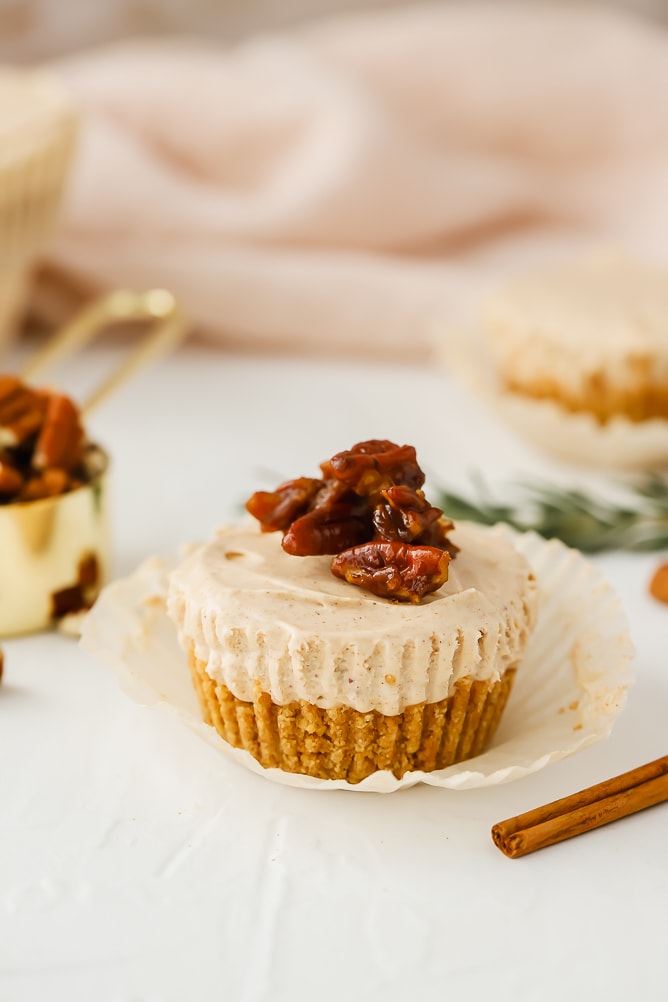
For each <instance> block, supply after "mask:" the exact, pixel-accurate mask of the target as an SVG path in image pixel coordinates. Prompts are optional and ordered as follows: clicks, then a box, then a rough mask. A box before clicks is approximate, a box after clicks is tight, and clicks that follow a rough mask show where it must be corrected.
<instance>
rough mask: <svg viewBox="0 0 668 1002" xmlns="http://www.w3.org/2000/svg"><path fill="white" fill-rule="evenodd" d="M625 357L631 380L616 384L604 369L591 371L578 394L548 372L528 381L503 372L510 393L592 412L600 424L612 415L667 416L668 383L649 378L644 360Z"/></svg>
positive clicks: (632, 418) (640, 418)
mask: <svg viewBox="0 0 668 1002" xmlns="http://www.w3.org/2000/svg"><path fill="white" fill-rule="evenodd" d="M640 362H641V360H638V359H635V360H629V370H630V373H631V376H632V381H631V382H630V383H629V385H627V386H622V387H620V386H616V385H614V384H613V383H611V382H610V381H609V380H608V379H607V378H606V375H605V373H603V372H598V373H592V375H591V376H589V378H588V379H587V383H586V386H585V388H584V390H583V392H582V393H581V394H578V393H575V392H569V391H568V390H567V389H566V388H565V387H563V386H561V385H560V384H559V383H558V382H556V381H555V380H554V379H551V378H550V377H549V376H546V377H543V378H537V379H535V380H533V381H531V382H528V381H527V382H525V381H522V380H518V379H516V378H515V377H513V376H512V375H507V377H506V385H507V387H508V389H509V390H510V391H511V392H512V393H517V394H519V395H521V396H526V397H531V398H532V399H534V400H551V401H552V402H553V403H556V404H559V405H560V406H561V407H563V408H565V409H566V410H567V411H571V412H572V413H581V412H584V413H589V414H592V415H593V416H594V417H595V418H596V419H597V420H598V421H599V422H600V423H601V424H605V423H606V421H609V420H610V419H611V418H612V417H614V416H615V415H619V416H620V417H625V418H627V419H628V420H629V421H635V422H638V421H647V420H649V419H651V418H668V384H666V383H658V382H655V381H653V380H652V378H651V375H650V373H649V371H646V370H648V368H649V366H648V364H647V365H645V366H643V365H641V364H640Z"/></svg>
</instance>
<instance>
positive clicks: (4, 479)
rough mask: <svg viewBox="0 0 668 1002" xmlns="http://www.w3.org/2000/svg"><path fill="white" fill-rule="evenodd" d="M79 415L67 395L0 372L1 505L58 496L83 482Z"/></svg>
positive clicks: (81, 435) (81, 429)
mask: <svg viewBox="0 0 668 1002" xmlns="http://www.w3.org/2000/svg"><path fill="white" fill-rule="evenodd" d="M85 445H86V440H85V435H84V430H83V427H82V425H81V417H80V414H79V411H78V409H77V407H76V405H75V404H74V403H73V402H72V401H71V400H70V398H69V397H66V396H63V395H62V394H59V393H50V392H48V391H46V390H37V389H33V388H31V387H29V386H27V385H26V384H25V383H22V382H21V380H20V379H18V378H17V377H16V376H11V375H4V376H3V375H0V505H2V504H12V503H15V502H17V501H39V500H41V499H42V498H47V497H56V496H57V495H59V494H65V493H67V491H71V490H74V489H75V488H77V487H80V486H81V485H82V483H84V482H85V480H86V479H87V478H86V474H85V471H84V469H83V465H84V449H85Z"/></svg>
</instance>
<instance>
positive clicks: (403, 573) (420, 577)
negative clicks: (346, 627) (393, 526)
mask: <svg viewBox="0 0 668 1002" xmlns="http://www.w3.org/2000/svg"><path fill="white" fill-rule="evenodd" d="M449 563H450V554H449V553H448V552H447V551H446V550H440V549H437V548H436V547H433V546H415V545H411V544H406V543H400V542H397V541H395V542H384V543H378V542H373V543H364V544H362V545H361V546H353V547H351V548H350V549H348V550H344V552H343V553H338V554H337V555H336V556H335V557H334V558H333V560H332V565H331V566H332V573H333V574H335V575H336V576H337V577H339V578H343V579H344V580H345V581H347V582H348V583H349V584H354V585H358V586H359V587H361V588H365V589H366V590H367V591H370V592H373V594H374V595H379V596H380V597H381V598H391V599H395V600H397V601H403V602H405V601H408V602H414V603H417V602H419V601H420V599H421V598H423V596H424V595H428V594H429V593H430V592H432V591H436V589H437V588H440V587H441V585H443V584H445V582H446V581H447V580H448V564H449Z"/></svg>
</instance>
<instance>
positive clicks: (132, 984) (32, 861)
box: [0, 346, 668, 1002]
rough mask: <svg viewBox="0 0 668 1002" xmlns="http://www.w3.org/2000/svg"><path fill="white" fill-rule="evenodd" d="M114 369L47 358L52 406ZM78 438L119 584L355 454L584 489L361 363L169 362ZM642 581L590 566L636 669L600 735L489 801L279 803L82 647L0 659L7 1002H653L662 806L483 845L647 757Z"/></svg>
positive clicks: (648, 621)
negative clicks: (605, 735) (105, 484)
mask: <svg viewBox="0 0 668 1002" xmlns="http://www.w3.org/2000/svg"><path fill="white" fill-rule="evenodd" d="M115 357H116V351H115V350H114V351H111V350H110V349H109V348H108V347H107V348H104V349H103V348H97V349H95V350H93V351H90V352H89V353H88V354H86V355H85V356H84V357H83V358H80V359H78V360H76V361H74V360H73V361H72V362H70V363H68V371H67V387H68V388H69V389H72V390H73V391H74V392H75V393H76V394H77V395H79V394H81V393H83V391H84V388H85V387H86V386H87V385H89V384H90V382H91V380H92V379H93V378H94V377H95V376H96V374H97V373H98V371H99V369H100V366H101V365H102V363H103V362H105V360H106V361H109V360H110V359H112V358H115ZM11 361H12V360H10V364H11ZM63 380H64V376H63ZM91 432H92V435H93V437H95V438H96V439H97V440H99V441H100V442H101V443H102V444H104V445H105V446H106V447H107V448H108V449H109V451H110V452H111V454H112V457H113V495H114V499H113V508H114V530H115V531H114V536H115V554H116V567H115V572H116V574H125V573H128V572H130V571H131V570H132V569H133V568H134V566H135V565H136V564H137V563H138V562H140V561H141V560H142V559H143V558H144V557H145V556H147V555H149V554H151V553H159V554H163V555H170V554H172V553H174V552H175V550H177V548H178V546H179V544H180V543H181V542H183V541H186V540H193V539H203V538H205V537H207V536H208V535H209V534H210V533H211V532H212V530H213V529H214V527H215V526H216V525H218V524H219V523H221V522H223V521H225V520H229V519H232V518H234V517H235V516H236V514H237V513H238V512H239V511H240V509H241V505H242V503H243V501H244V500H245V498H246V497H247V496H248V495H249V494H250V493H251V491H253V490H255V489H258V488H268V487H270V486H272V485H274V484H275V483H276V482H278V480H279V479H282V478H285V477H291V476H296V475H314V474H315V472H316V470H317V464H318V462H319V461H321V460H322V459H324V458H326V457H327V456H329V455H330V454H331V453H333V452H335V451H338V450H340V449H342V448H347V447H349V446H351V445H352V444H353V443H354V442H355V441H358V440H360V439H364V438H371V437H381V438H385V437H387V438H391V439H395V440H398V441H400V442H408V443H411V444H414V445H415V446H416V447H417V449H418V456H419V458H420V459H421V461H422V465H423V466H424V467H425V469H426V470H427V471H428V478H429V479H428V484H427V487H429V486H430V485H431V486H432V488H434V487H435V485H436V484H437V483H442V484H444V485H452V486H455V487H458V488H461V487H464V486H466V484H467V477H468V475H469V473H470V471H472V470H478V471H482V472H483V473H484V474H485V475H486V477H487V478H488V479H489V481H490V482H491V483H492V484H493V485H495V486H497V487H498V489H499V490H501V489H502V486H503V484H507V483H509V482H510V481H513V480H516V479H517V478H518V477H522V476H526V475H532V476H538V475H540V476H548V477H552V478H556V479H559V480H568V481H569V482H572V480H573V478H576V477H578V478H579V477H580V475H579V474H577V473H576V471H571V470H568V468H567V467H566V466H564V465H563V464H560V465H557V464H556V463H552V462H551V461H550V460H549V459H546V458H543V457H539V456H538V455H537V454H536V453H534V452H532V451H530V450H529V449H528V448H526V447H525V446H524V445H523V443H522V442H520V441H519V440H518V439H517V438H516V437H515V436H514V435H513V434H511V433H510V432H509V431H506V430H505V429H504V428H503V427H501V426H499V424H498V422H497V421H496V420H495V418H494V417H493V415H490V414H489V413H486V412H484V411H482V410H480V409H479V408H478V407H477V406H476V405H475V404H474V403H473V401H472V400H471V399H470V398H469V397H468V396H467V395H466V394H465V393H464V391H463V390H460V389H459V388H458V387H456V386H454V385H453V384H452V382H451V381H450V380H449V378H448V377H447V376H446V375H444V374H443V373H442V372H440V371H438V370H437V369H432V370H431V371H430V370H428V369H426V368H423V369H419V368H411V367H409V366H394V365H386V364H383V363H382V362H379V363H377V364H373V363H366V364H361V363H358V364H354V365H353V364H349V363H345V364H344V363H340V362H337V363H332V362H307V361H296V360H291V359H285V358H283V359H281V360H276V359H269V358H266V357H263V358H257V357H256V358H252V357H242V356H230V355H226V354H223V353H221V352H213V351H210V350H208V349H206V348H203V347H197V346H189V347H186V348H184V349H182V350H181V351H180V352H179V353H178V354H177V355H175V356H173V357H172V358H170V359H168V360H165V361H163V362H161V363H160V364H159V365H158V366H156V367H155V368H154V369H153V370H151V371H150V372H147V373H144V374H142V375H141V376H139V377H137V378H136V379H135V380H134V382H132V383H131V384H130V385H128V386H127V387H125V388H124V389H123V390H122V391H121V392H120V393H119V394H118V395H117V396H116V398H115V399H114V400H113V401H111V402H109V403H108V404H106V405H105V406H104V407H103V408H102V409H101V410H100V411H99V413H97V414H96V415H95V417H94V420H92V423H91ZM588 482H589V481H588ZM594 482H595V478H594ZM664 556H665V555H664ZM0 558H1V557H0ZM658 560H659V555H648V556H639V555H628V554H626V555H606V556H604V557H600V558H597V563H598V564H599V566H600V567H601V568H602V569H603V570H604V572H605V573H606V575H607V576H608V578H609V579H610V580H611V582H612V583H613V585H614V586H615V588H616V589H617V590H618V592H619V593H620V594H621V596H622V598H623V601H624V605H625V608H626V611H627V614H628V617H629V619H630V623H631V629H632V635H633V639H634V641H635V644H636V646H637V650H638V656H637V662H636V675H637V682H636V685H635V686H634V687H633V689H632V690H631V692H630V695H629V701H628V705H627V709H626V711H625V713H624V715H623V716H622V717H621V719H620V720H619V722H618V723H617V725H616V727H615V729H614V731H613V734H612V736H611V737H610V738H609V739H607V740H606V741H605V742H603V743H601V744H599V745H597V746H595V747H593V748H591V749H589V750H588V751H586V752H582V753H580V754H579V755H577V756H574V757H573V758H571V759H569V760H566V761H564V762H561V763H558V764H556V765H553V766H550V767H548V768H547V769H545V770H544V771H542V772H540V773H537V774H536V775H534V776H531V777H528V778H526V779H523V780H520V781H516V782H514V783H510V784H507V785H505V786H501V787H495V788H488V789H482V790H472V791H444V790H438V789H432V788H427V787H418V788H414V789H410V790H408V791H405V792H402V793H398V794H393V795H389V796H381V795H373V794H368V795H364V794H355V793H346V792H332V793H325V792H311V791H301V790H295V789H291V788H287V787H282V786H278V785H274V784H272V783H270V782H268V781H267V780H265V779H263V778H261V777H258V776H255V775H252V774H251V773H248V772H246V771H245V770H243V769H242V768H240V767H239V766H237V765H236V764H234V763H232V762H228V761H226V760H225V759H224V758H223V757H222V756H220V755H218V754H216V752H215V751H214V750H213V749H211V748H209V747H207V746H206V745H205V744H204V743H203V742H201V741H200V740H199V739H198V738H197V737H196V735H194V734H193V733H191V732H190V731H189V730H187V729H186V728H185V727H184V726H183V725H182V724H181V723H180V722H179V721H178V720H177V719H176V718H174V717H172V716H171V715H169V714H166V713H163V712H160V711H155V710H148V709H144V708H141V707H139V706H137V705H135V704H134V703H132V702H130V701H129V700H128V698H127V697H126V696H124V695H123V693H122V692H121V691H120V690H119V689H118V687H117V685H116V682H115V680H114V678H113V677H112V676H111V675H110V674H109V673H108V671H107V670H106V669H105V668H104V667H103V666H102V665H100V664H98V663H97V662H96V661H94V660H92V659H90V658H89V657H88V656H86V655H85V654H84V653H83V652H82V651H80V650H79V649H78V647H77V646H76V644H75V642H73V641H71V640H67V639H66V638H63V637H60V636H55V635H42V636H37V637H29V638H24V639H20V640H12V641H8V642H6V643H5V644H4V648H5V655H6V666H5V680H4V683H3V685H2V687H1V688H0V819H1V820H0V923H1V925H0V1002H38V1000H39V1002H52V1000H53V1002H59V1000H61V999H62V1000H63V1002H93V1000H94V1002H182V1000H200V999H206V1000H214V999H215V1000H218V999H220V1000H223V999H225V1000H230V1002H232V1000H233V1002H283V1000H285V1002H287V1000H295V1002H301V1000H308V1002H311V1000H319V1002H330V1000H332V1002H333V1000H337V1002H338V1000H341V999H345V1000H357V999H360V1000H362V999H363V1000H365V1002H376V1000H377V1002H381V1000H382V1002H388V1000H390V1002H391V1000H395V999H396V1000H399V999H401V1000H404V999H406V1000H415V1002H421V1000H423V999H424V1000H426V999H446V998H450V997H452V998H457V999H460V1000H462V999H464V1000H466V999H478V998H480V999H485V998H487V999H494V1000H501V1002H503V1000H509V1002H510V1000H511V999H512V1000H513V1002H524V1000H527V1002H543V1000H546V1002H551V1000H557V999H559V1000H561V999H564V998H570V999H574V1000H580V999H583V1000H584V999H590V998H597V999H606V1000H619V1002H627V1000H629V999H637V1000H643V1002H653V1000H657V1002H658V1000H664V999H665V998H666V997H668V971H667V970H666V965H665V938H666V927H667V923H668V914H667V904H666V902H667V901H668V862H667V854H666V835H667V834H668V805H665V804H664V805H662V806H659V807H656V808H652V809H651V810H649V811H646V812H644V813H641V814H639V815H636V816H635V817H632V818H628V819H626V820H624V821H620V822H617V823H615V824H613V825H609V826H607V827H606V828H602V829H599V830H598V831H596V832H593V833H590V834H588V835H583V836H581V837H579V838H576V839H573V840H571V841H570V842H565V843H562V844H561V845H559V846H555V847H552V848H550V849H546V850H544V851H542V852H539V853H536V854H534V855H532V856H529V857H526V858H524V859H520V860H508V859H506V858H505V857H504V856H503V855H502V854H501V853H500V852H499V851H498V850H497V849H496V848H495V847H494V846H493V844H492V841H491V838H490V834H489V833H490V827H491V825H492V824H493V823H494V822H496V821H500V820H501V819H503V818H507V817H510V816H512V815H514V814H517V813H519V812H521V811H524V810H526V809H529V808H531V807H534V806H537V805H539V804H541V803H545V802H548V801H550V800H553V799H555V798H556V797H559V796H563V795H565V794H567V793H570V792H573V791H574V790H576V789H580V788H582V787H584V786H588V785H590V784H592V783H595V782H598V781H599V780H602V779H605V778H607V777H609V776H612V775H615V774H617V773H620V772H623V771H625V770H627V769H630V768H632V767H634V766H636V765H640V764H641V763H643V762H646V761H649V760H651V759H653V758H656V757H658V756H659V755H663V754H666V752H668V742H667V741H666V737H665V735H666V723H665V721H666V707H667V705H668V670H667V669H668V666H667V664H666V636H667V634H668V608H667V607H665V606H662V605H660V604H659V603H657V602H655V601H653V600H652V599H650V598H649V597H648V595H647V583H648V580H649V577H650V574H651V571H652V569H653V567H654V566H655V564H656V563H657V562H658Z"/></svg>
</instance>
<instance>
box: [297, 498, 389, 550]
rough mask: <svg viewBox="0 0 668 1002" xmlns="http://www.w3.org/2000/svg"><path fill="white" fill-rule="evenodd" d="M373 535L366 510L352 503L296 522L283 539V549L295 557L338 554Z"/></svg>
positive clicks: (333, 506)
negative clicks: (357, 507)
mask: <svg viewBox="0 0 668 1002" xmlns="http://www.w3.org/2000/svg"><path fill="white" fill-rule="evenodd" d="M371 535H372V532H371V528H370V520H369V518H368V516H367V515H366V513H365V512H364V511H358V510H356V508H355V506H353V505H350V504H333V505H328V506H327V507H323V508H314V509H313V511H310V512H308V513H307V514H306V515H302V517H301V518H298V519H296V520H295V521H294V522H293V523H292V525H291V526H290V528H289V529H288V530H287V532H286V533H285V535H284V536H283V540H282V546H283V549H284V550H285V552H286V553H290V554H291V555H292V556H293V557H313V556H319V555H322V554H324V553H339V552H340V551H341V550H347V549H348V548H349V547H351V546H356V545H357V544H358V543H362V542H364V540H366V539H369V538H370V536H371Z"/></svg>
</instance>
